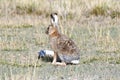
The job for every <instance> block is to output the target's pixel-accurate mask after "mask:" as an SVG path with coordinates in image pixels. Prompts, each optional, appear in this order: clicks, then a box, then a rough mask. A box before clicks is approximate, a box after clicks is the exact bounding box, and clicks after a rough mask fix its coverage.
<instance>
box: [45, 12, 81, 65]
mask: <svg viewBox="0 0 120 80" xmlns="http://www.w3.org/2000/svg"><path fill="white" fill-rule="evenodd" d="M46 34H48V35H49V38H50V45H51V48H52V50H53V51H54V56H53V62H52V64H54V65H66V64H67V63H73V64H78V63H79V58H80V55H79V49H78V47H77V46H76V44H75V43H74V42H73V41H72V40H71V39H70V38H68V37H67V36H65V35H63V34H61V33H60V32H59V31H58V17H57V13H53V14H51V25H49V26H48V28H47V30H46ZM57 56H58V57H59V58H60V59H61V62H56V60H57Z"/></svg>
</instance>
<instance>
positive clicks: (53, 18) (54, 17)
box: [50, 13, 58, 27]
mask: <svg viewBox="0 0 120 80" xmlns="http://www.w3.org/2000/svg"><path fill="white" fill-rule="evenodd" d="M50 17H51V24H52V25H54V26H55V27H58V15H57V13H52V14H51V15H50Z"/></svg>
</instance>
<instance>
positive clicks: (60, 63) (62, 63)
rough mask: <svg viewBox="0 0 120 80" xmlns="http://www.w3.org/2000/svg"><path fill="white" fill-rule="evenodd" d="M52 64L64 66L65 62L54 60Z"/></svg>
mask: <svg viewBox="0 0 120 80" xmlns="http://www.w3.org/2000/svg"><path fill="white" fill-rule="evenodd" d="M53 65H57V66H66V63H65V62H56V63H54V64H53Z"/></svg>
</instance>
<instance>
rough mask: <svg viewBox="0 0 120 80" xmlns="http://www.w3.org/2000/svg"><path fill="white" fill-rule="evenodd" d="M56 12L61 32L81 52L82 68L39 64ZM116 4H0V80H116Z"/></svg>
mask: <svg viewBox="0 0 120 80" xmlns="http://www.w3.org/2000/svg"><path fill="white" fill-rule="evenodd" d="M54 12H57V13H58V16H59V26H60V30H61V33H63V34H65V35H67V36H68V37H70V38H71V39H73V40H74V41H75V42H76V44H77V45H78V47H79V48H80V57H81V59H80V64H79V65H68V66H66V67H59V66H58V67H56V66H53V65H51V62H49V59H47V61H48V62H46V61H42V60H39V61H38V60H37V56H38V53H37V52H39V51H40V50H41V49H49V50H51V48H50V46H49V38H48V36H47V35H46V34H45V30H46V28H47V27H48V25H49V24H50V17H49V15H50V14H51V13H54ZM119 75H120V0H0V80H119V79H120V77H119Z"/></svg>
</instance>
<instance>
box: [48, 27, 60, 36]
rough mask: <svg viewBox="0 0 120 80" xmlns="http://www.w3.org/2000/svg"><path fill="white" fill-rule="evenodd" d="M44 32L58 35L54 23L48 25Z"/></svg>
mask: <svg viewBox="0 0 120 80" xmlns="http://www.w3.org/2000/svg"><path fill="white" fill-rule="evenodd" d="M46 34H48V35H49V36H52V37H53V36H58V35H59V32H58V30H57V28H56V27H54V25H49V26H48V28H47V30H46Z"/></svg>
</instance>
